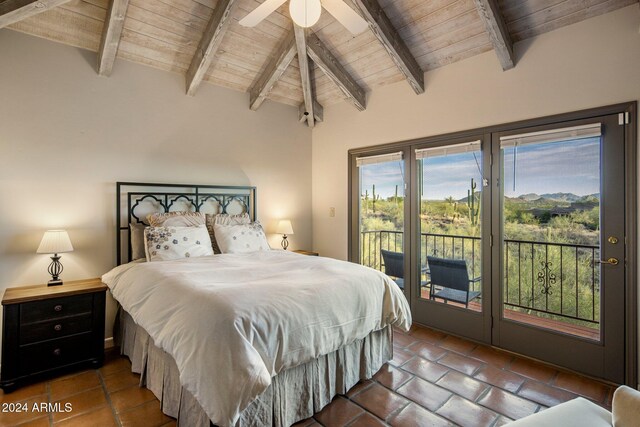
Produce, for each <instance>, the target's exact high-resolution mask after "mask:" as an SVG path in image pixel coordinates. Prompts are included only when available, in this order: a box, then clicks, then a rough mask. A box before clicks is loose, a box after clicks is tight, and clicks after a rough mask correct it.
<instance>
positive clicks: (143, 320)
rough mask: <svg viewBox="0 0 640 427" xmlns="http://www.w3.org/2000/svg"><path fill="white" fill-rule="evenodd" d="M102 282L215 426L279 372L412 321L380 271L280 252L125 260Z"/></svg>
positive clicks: (230, 420)
mask: <svg viewBox="0 0 640 427" xmlns="http://www.w3.org/2000/svg"><path fill="white" fill-rule="evenodd" d="M102 280H103V282H104V283H106V284H107V285H108V286H109V288H110V289H111V292H112V293H113V296H114V297H115V298H116V300H118V302H119V303H120V304H121V305H122V307H123V308H124V309H125V310H126V311H127V312H129V314H131V316H132V317H133V319H134V321H135V322H136V323H137V324H138V325H140V326H142V327H143V328H144V329H145V330H146V331H147V332H148V333H149V335H150V336H151V338H152V339H153V341H154V343H155V345H156V346H158V347H160V348H162V349H163V350H165V351H166V352H168V353H169V354H170V355H171V356H172V357H173V358H174V359H175V361H176V364H177V366H178V370H179V372H180V381H181V383H182V385H183V386H184V387H186V388H187V389H188V390H189V391H190V392H191V393H192V394H193V395H194V397H195V398H196V399H197V400H198V402H200V404H201V405H202V407H203V409H204V410H205V411H206V413H207V415H208V416H209V418H210V419H211V421H213V422H214V423H215V424H218V425H222V426H229V425H233V424H235V422H236V421H237V419H238V417H239V415H240V413H241V412H242V411H243V410H244V409H245V408H246V407H247V406H248V405H249V404H250V403H251V402H252V401H253V400H254V399H255V398H256V397H257V396H258V395H259V394H260V393H262V392H263V391H264V390H265V389H266V388H267V387H268V386H269V384H270V383H271V378H272V377H273V376H275V375H276V374H278V373H279V372H280V371H282V370H284V369H287V368H290V367H293V366H297V365H300V364H302V363H306V362H308V361H310V360H312V359H314V358H316V357H318V356H320V355H323V354H327V353H330V352H333V351H335V350H337V349H338V348H339V347H341V346H344V345H345V344H349V343H351V342H353V341H354V340H355V339H359V338H360V339H361V338H364V337H365V336H366V335H368V334H369V333H370V332H372V331H374V330H379V329H382V328H384V327H385V326H387V325H396V326H398V327H400V328H402V329H405V330H408V329H409V326H410V325H411V314H410V311H409V305H408V303H407V300H406V299H405V297H404V295H403V294H402V292H401V291H400V290H399V289H398V287H397V286H396V285H395V283H394V282H393V281H392V280H391V279H389V278H388V277H387V276H385V275H384V274H382V273H380V272H379V271H376V270H373V269H371V268H367V267H362V266H360V265H356V264H352V263H348V262H343V261H337V260H333V259H329V258H319V257H310V256H304V255H298V254H294V253H290V252H285V251H264V252H255V253H251V254H226V255H215V256H209V257H202V258H187V259H184V260H177V261H162V262H150V263H129V264H125V265H121V266H119V267H116V268H114V269H113V270H111V271H110V272H109V273H107V274H105V275H104V276H103V277H102Z"/></svg>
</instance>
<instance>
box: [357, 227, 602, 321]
mask: <svg viewBox="0 0 640 427" xmlns="http://www.w3.org/2000/svg"><path fill="white" fill-rule="evenodd" d="M420 241H421V249H420V250H421V260H422V263H423V264H426V259H427V255H433V256H437V257H440V258H454V259H464V260H466V261H467V268H468V269H469V277H472V278H474V277H482V251H481V238H480V237H472V236H460V235H450V234H436V233H422V234H421V235H420ZM403 242H404V233H403V232H402V231H388V230H376V231H363V232H361V241H360V244H361V252H360V254H361V255H360V256H361V263H362V264H364V265H367V266H370V267H373V268H375V269H378V270H381V271H384V268H383V262H382V259H381V256H380V250H381V249H386V250H390V251H394V252H402V251H403ZM503 254H504V255H503V256H504V260H503V261H504V264H503V271H504V280H503V284H504V291H503V296H504V298H503V303H504V305H505V306H506V307H507V308H511V309H513V310H515V311H519V312H525V313H529V314H536V315H538V316H543V317H548V318H551V319H556V320H562V321H567V322H569V323H573V324H577V325H583V326H588V327H590V328H597V325H598V324H599V322H600V316H599V307H600V275H599V271H598V266H597V264H596V260H598V259H600V258H599V256H600V248H599V247H598V246H592V245H578V244H567V243H548V242H533V241H525V240H512V239H506V240H504V248H503ZM473 290H482V283H481V281H479V282H477V283H473Z"/></svg>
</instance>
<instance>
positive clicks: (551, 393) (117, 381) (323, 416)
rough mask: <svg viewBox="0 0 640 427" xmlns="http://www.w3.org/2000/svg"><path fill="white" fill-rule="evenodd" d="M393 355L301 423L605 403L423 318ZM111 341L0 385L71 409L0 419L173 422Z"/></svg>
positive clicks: (577, 385) (27, 399)
mask: <svg viewBox="0 0 640 427" xmlns="http://www.w3.org/2000/svg"><path fill="white" fill-rule="evenodd" d="M394 349H395V353H394V359H393V360H392V361H391V362H389V364H387V365H385V366H384V367H383V368H382V369H381V370H380V371H379V372H378V373H377V374H376V375H375V376H374V378H373V379H372V380H368V381H363V382H361V383H359V384H358V385H356V386H355V387H354V388H352V389H351V390H350V391H349V392H348V393H347V396H337V397H336V398H335V399H334V400H333V402H332V403H331V404H329V405H328V406H327V407H325V408H324V409H323V410H322V411H320V412H319V413H317V414H315V415H314V417H313V418H309V419H308V420H304V421H301V422H300V423H298V424H296V427H302V426H305V427H306V426H328V427H334V426H350V427H357V426H366V427H373V426H378V425H380V426H389V425H390V426H399V427H404V426H407V427H408V426H411V427H414V426H451V425H461V426H474V427H475V426H492V427H495V426H501V425H504V424H506V423H508V422H509V421H510V420H513V419H517V418H521V417H524V416H527V415H529V414H532V413H534V412H538V411H540V410H543V409H545V408H546V407H548V406H553V405H557V404H558V403H561V402H564V401H566V400H570V399H573V398H575V397H576V396H578V395H581V396H583V397H585V398H587V399H590V400H592V401H594V402H596V403H598V404H600V405H601V406H603V407H605V408H607V409H610V405H611V395H612V392H613V387H612V386H610V385H608V384H604V383H601V382H598V381H594V380H592V379H589V378H586V377H583V376H581V375H577V374H575V373H571V372H565V371H558V370H557V369H555V368H554V367H551V366H548V365H545V364H541V363H537V362H532V361H529V360H528V359H525V358H521V357H517V356H513V355H511V354H509V353H506V352H502V351H499V350H496V349H493V348H489V347H485V346H482V345H477V344H475V343H472V342H470V341H467V340H463V339H460V338H457V337H453V336H448V335H446V334H443V333H441V332H437V331H433V330H430V329H427V328H423V327H420V326H414V327H413V328H412V329H411V331H410V333H409V334H405V333H402V332H398V331H396V333H395V340H394ZM138 383H139V376H138V375H136V374H132V373H131V364H130V362H129V360H128V359H127V358H125V357H120V356H119V355H118V354H117V352H116V351H114V350H110V351H108V352H107V357H106V362H105V365H104V366H103V367H102V368H100V369H98V370H89V371H84V372H79V373H74V374H70V375H68V376H65V377H60V378H56V379H52V380H50V381H47V382H42V383H38V384H34V385H30V386H25V387H22V388H19V389H18V390H16V391H15V392H13V393H10V394H6V395H5V394H2V393H1V392H0V403H4V402H15V403H17V402H20V403H27V404H28V406H29V408H31V407H32V405H33V403H40V402H49V403H55V402H61V403H62V404H64V403H71V404H72V406H73V411H72V412H69V413H64V412H63V413H55V414H49V413H40V412H32V411H28V412H23V413H2V412H0V426H34V427H35V426H82V427H85V426H99V427H102V426H122V427H125V426H144V427H154V426H171V425H175V420H173V419H171V418H169V417H167V416H165V415H163V414H162V412H161V411H160V403H159V402H158V400H157V399H156V398H155V396H154V395H153V394H152V393H151V392H150V391H148V390H147V389H145V388H140V387H138Z"/></svg>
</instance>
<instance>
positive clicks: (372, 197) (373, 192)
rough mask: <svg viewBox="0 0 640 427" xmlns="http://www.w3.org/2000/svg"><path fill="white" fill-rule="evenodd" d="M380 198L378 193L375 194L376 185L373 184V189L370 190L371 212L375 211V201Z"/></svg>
mask: <svg viewBox="0 0 640 427" xmlns="http://www.w3.org/2000/svg"><path fill="white" fill-rule="evenodd" d="M378 200H380V195H379V194H376V185H375V184H373V189H372V191H371V204H372V205H373V213H375V212H376V202H377V201H378Z"/></svg>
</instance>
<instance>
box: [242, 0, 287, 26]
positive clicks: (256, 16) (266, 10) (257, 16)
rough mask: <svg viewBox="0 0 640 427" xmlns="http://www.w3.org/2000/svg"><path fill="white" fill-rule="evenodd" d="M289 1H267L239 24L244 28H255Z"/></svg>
mask: <svg viewBox="0 0 640 427" xmlns="http://www.w3.org/2000/svg"><path fill="white" fill-rule="evenodd" d="M286 1H287V0H265V2H264V3H262V4H261V5H260V6H258V7H256V8H255V9H253V10H252V11H251V12H249V14H248V15H247V16H245V17H244V18H242V19H241V20H240V21H238V23H239V24H240V25H242V26H244V27H255V26H256V25H258V24H259V23H260V22H261V21H262V20H263V19H264V18H266V17H267V16H269V15H271V14H272V13H273V12H275V11H276V9H278V8H279V7H280V6H282V5H283V4H284V3H285V2H286Z"/></svg>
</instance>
